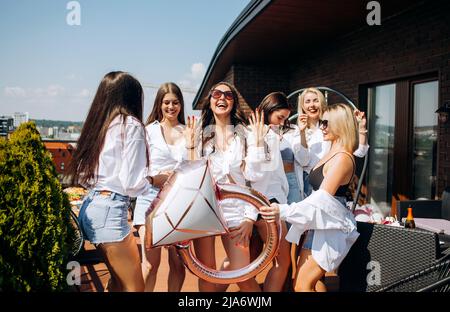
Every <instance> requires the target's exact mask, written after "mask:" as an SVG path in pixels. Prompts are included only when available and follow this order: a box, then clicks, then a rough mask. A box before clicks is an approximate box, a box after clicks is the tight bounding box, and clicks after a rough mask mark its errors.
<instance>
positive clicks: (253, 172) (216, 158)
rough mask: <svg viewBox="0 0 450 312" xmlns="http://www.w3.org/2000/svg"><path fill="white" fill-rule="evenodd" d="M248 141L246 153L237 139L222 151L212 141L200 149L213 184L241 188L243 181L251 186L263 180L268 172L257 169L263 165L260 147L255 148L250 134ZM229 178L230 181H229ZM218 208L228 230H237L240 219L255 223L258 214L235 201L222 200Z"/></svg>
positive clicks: (240, 139) (243, 143)
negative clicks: (213, 181) (232, 184)
mask: <svg viewBox="0 0 450 312" xmlns="http://www.w3.org/2000/svg"><path fill="white" fill-rule="evenodd" d="M248 138H249V140H248V141H247V143H248V144H247V151H246V150H245V142H244V141H243V139H242V138H241V137H240V136H239V135H235V136H234V137H233V139H232V140H231V142H230V144H229V145H228V148H227V150H225V151H220V150H218V149H217V148H214V142H213V141H214V140H213V139H211V140H210V141H208V142H207V143H206V144H205V146H203V155H204V156H205V157H208V158H209V160H210V162H211V173H212V175H213V177H214V180H215V181H216V182H217V183H236V184H238V185H244V186H245V185H246V181H249V182H252V183H253V182H255V181H261V180H267V179H265V175H266V174H268V172H267V171H265V170H262V168H261V167H262V166H264V164H267V162H266V160H265V153H264V147H257V146H255V145H254V140H252V139H251V134H249V137H248ZM244 162H245V166H244ZM230 177H231V179H232V180H233V181H231V180H230ZM221 208H222V211H223V213H224V217H225V220H226V221H227V224H228V226H229V227H237V226H239V224H240V223H241V222H242V220H243V218H249V219H252V220H254V221H256V220H257V218H258V214H259V211H258V210H257V209H256V208H255V207H253V206H252V205H250V204H246V203H244V202H242V201H241V200H236V199H226V200H224V201H223V202H222V205H221Z"/></svg>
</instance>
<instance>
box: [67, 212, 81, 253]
mask: <svg viewBox="0 0 450 312" xmlns="http://www.w3.org/2000/svg"><path fill="white" fill-rule="evenodd" d="M70 225H71V226H72V228H73V231H74V237H73V241H72V248H71V250H70V258H74V257H76V256H77V255H78V254H79V253H80V251H81V249H82V248H83V246H84V238H83V232H82V231H81V227H80V224H79V223H78V218H77V216H76V214H75V213H74V212H73V211H70Z"/></svg>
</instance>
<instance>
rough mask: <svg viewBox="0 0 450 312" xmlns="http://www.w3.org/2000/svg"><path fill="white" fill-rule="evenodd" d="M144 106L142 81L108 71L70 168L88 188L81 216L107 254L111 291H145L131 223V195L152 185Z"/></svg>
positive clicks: (86, 230) (88, 235) (86, 231)
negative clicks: (149, 177) (148, 174)
mask: <svg viewBox="0 0 450 312" xmlns="http://www.w3.org/2000/svg"><path fill="white" fill-rule="evenodd" d="M142 106H143V91H142V87H141V84H140V83H139V81H137V80H136V79H135V78H133V77H132V76H131V75H130V74H128V73H125V72H121V71H115V72H110V73H108V74H106V75H105V76H104V78H103V79H102V81H101V82H100V85H99V87H98V89H97V92H96V94H95V97H94V100H93V102H92V104H91V108H90V110H89V113H88V116H87V118H86V121H85V123H84V126H83V130H82V132H81V135H80V138H79V139H78V144H77V148H76V150H75V153H74V157H73V161H72V162H71V167H70V174H71V175H72V177H73V179H74V181H76V182H78V183H80V184H81V185H83V186H85V187H86V188H88V189H89V194H88V195H87V196H86V198H85V199H84V201H83V204H82V206H81V209H80V214H79V221H80V225H81V228H82V230H83V233H84V235H85V237H86V238H87V239H88V240H89V241H90V242H91V243H93V244H95V245H96V246H97V248H98V249H99V250H100V251H101V252H102V253H103V255H104V258H105V261H106V265H107V266H108V269H109V272H110V273H111V279H110V283H109V285H108V290H110V291H143V290H144V281H143V279H142V273H141V266H140V259H139V250H138V248H137V246H136V242H135V240H134V237H133V235H132V234H131V231H130V226H129V225H128V222H127V220H128V207H129V205H130V197H135V196H139V195H142V194H147V193H148V192H149V191H150V189H151V184H150V182H149V180H148V179H147V171H148V157H147V155H148V150H147V147H146V141H145V129H144V125H143V123H142ZM153 180H155V181H158V180H159V177H155V179H153Z"/></svg>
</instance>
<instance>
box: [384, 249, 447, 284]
mask: <svg viewBox="0 0 450 312" xmlns="http://www.w3.org/2000/svg"><path fill="white" fill-rule="evenodd" d="M406 291H408V292H413V291H414V292H450V255H447V256H445V257H444V258H442V259H441V260H439V261H437V262H436V263H435V264H433V265H431V266H429V267H426V268H424V269H422V270H420V271H418V272H416V273H414V274H411V275H410V276H407V277H405V278H403V279H401V280H399V281H397V282H394V283H392V284H390V285H388V286H386V287H383V288H380V289H378V290H377V292H406Z"/></svg>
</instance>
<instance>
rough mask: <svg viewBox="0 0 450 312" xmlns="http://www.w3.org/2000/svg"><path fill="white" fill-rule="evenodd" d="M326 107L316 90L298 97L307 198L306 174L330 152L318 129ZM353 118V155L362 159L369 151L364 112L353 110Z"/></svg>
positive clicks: (328, 143) (328, 144)
mask: <svg viewBox="0 0 450 312" xmlns="http://www.w3.org/2000/svg"><path fill="white" fill-rule="evenodd" d="M326 107H327V103H326V100H325V97H324V95H323V93H322V92H320V90H318V89H316V88H307V89H305V90H304V91H303V92H302V93H301V94H300V96H299V97H298V106H297V111H298V113H299V117H298V124H299V125H301V124H303V123H304V122H306V123H307V126H306V143H307V146H308V150H309V156H310V162H309V164H308V165H307V166H305V167H304V171H305V172H304V176H305V178H304V193H305V196H308V195H309V194H310V193H311V188H310V185H309V183H308V174H309V172H310V171H311V169H312V168H313V167H314V166H315V165H316V164H317V163H318V162H319V160H320V159H322V157H323V156H324V155H325V154H326V153H327V152H328V151H329V150H330V142H328V141H326V140H324V138H323V134H322V131H320V129H319V121H320V119H321V118H322V114H323V112H324V111H325V109H326ZM355 117H356V119H357V121H358V128H357V129H358V133H357V136H358V137H359V145H358V147H357V150H356V151H355V153H354V155H355V156H357V157H364V156H366V154H367V151H368V150H369V145H367V129H366V118H365V114H364V112H360V111H358V110H355Z"/></svg>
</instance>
